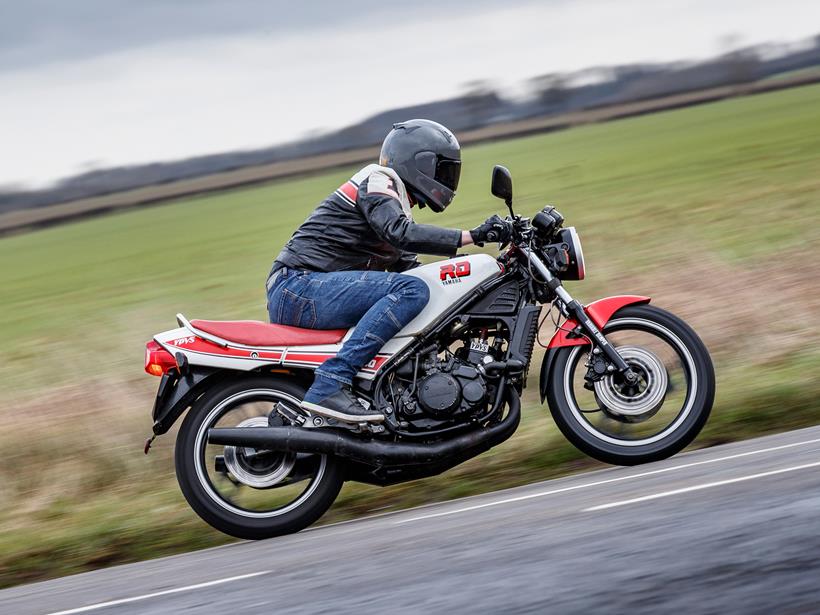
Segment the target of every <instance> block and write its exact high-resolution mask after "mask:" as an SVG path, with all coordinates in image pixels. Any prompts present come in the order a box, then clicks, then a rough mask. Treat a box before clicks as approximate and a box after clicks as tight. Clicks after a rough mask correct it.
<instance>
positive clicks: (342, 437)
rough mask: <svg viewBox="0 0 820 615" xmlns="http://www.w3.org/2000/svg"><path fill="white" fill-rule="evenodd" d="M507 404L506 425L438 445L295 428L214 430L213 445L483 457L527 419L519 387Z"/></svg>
mask: <svg viewBox="0 0 820 615" xmlns="http://www.w3.org/2000/svg"><path fill="white" fill-rule="evenodd" d="M507 405H508V406H509V411H508V412H507V416H505V417H504V419H503V420H502V421H501V422H500V423H498V424H496V425H492V426H490V427H485V428H476V429H475V430H473V431H470V432H467V433H465V434H462V435H460V436H455V437H453V438H452V439H449V440H444V441H442V442H435V443H432V444H418V443H413V442H385V441H382V440H374V439H370V440H365V439H362V438H361V437H360V436H356V435H354V434H352V433H350V432H348V431H341V430H333V429H329V428H324V427H323V428H318V429H311V428H304V427H292V426H286V427H225V428H215V429H209V430H208V442H209V443H210V444H223V445H230V446H245V447H249V448H255V449H265V450H272V451H281V452H286V453H316V454H323V455H336V456H337V457H344V458H347V459H352V460H355V461H359V462H361V463H365V464H368V465H373V466H393V465H400V464H430V463H439V462H441V461H442V460H443V459H446V458H448V457H452V456H456V455H458V456H463V455H464V454H465V453H468V452H469V453H472V454H471V455H469V456H472V455H477V454H479V453H480V452H483V451H486V450H489V449H490V448H492V447H493V446H496V445H498V444H501V443H502V442H504V441H505V440H506V439H507V438H509V437H510V436H511V435H512V434H513V433H514V432H515V430H516V429H517V428H518V423H519V421H520V420H521V401H520V399H519V398H518V394H517V393H516V391H515V390H513V389H509V390H508V393H507Z"/></svg>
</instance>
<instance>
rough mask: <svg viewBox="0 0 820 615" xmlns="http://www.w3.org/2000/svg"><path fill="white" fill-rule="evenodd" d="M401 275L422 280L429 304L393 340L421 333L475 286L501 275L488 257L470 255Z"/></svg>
mask: <svg viewBox="0 0 820 615" xmlns="http://www.w3.org/2000/svg"><path fill="white" fill-rule="evenodd" d="M403 275H412V276H415V277H417V278H421V279H422V280H424V281H425V283H426V284H427V287H428V288H429V289H430V301H429V302H428V303H427V307H425V308H424V309H423V310H422V311H421V313H420V314H419V315H418V316H416V317H415V318H414V319H413V320H411V321H410V322H409V323H407V326H405V327H404V328H403V329H402V330H401V331H399V332H398V333H397V334H396V337H407V336H412V335H416V334H418V333H419V332H421V331H423V330H424V329H425V328H426V327H427V326H429V325H430V324H431V323H433V322H434V321H435V320H436V319H438V317H439V316H441V314H442V313H444V312H446V311H447V309H448V308H449V307H450V306H452V305H453V304H454V303H457V302H458V301H459V300H460V299H461V298H462V297H463V296H464V295H466V294H467V293H469V292H470V291H472V290H473V289H474V288H475V287H476V286H478V285H479V284H481V283H482V282H485V281H487V280H489V279H490V278H494V277H496V276H499V275H501V266H500V265H499V264H498V261H496V260H495V259H494V258H493V257H492V256H490V255H488V254H472V255H469V256H458V257H456V258H450V259H447V260H445V261H438V262H435V263H430V264H429V265H423V266H421V267H416V268H415V269H412V270H410V271H408V272H406V273H404V274H403ZM394 339H395V338H394Z"/></svg>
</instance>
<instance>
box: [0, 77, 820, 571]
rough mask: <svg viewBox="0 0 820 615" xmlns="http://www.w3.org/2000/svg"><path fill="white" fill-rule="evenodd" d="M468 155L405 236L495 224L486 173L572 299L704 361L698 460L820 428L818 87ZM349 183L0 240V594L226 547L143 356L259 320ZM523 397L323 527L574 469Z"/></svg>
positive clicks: (292, 188)
mask: <svg viewBox="0 0 820 615" xmlns="http://www.w3.org/2000/svg"><path fill="white" fill-rule="evenodd" d="M464 160H465V162H464V173H463V176H462V184H461V186H462V189H461V191H460V192H459V195H458V197H457V198H456V201H455V202H454V204H453V205H452V206H451V207H450V209H448V210H447V212H446V213H445V214H442V215H440V216H434V215H433V214H431V213H429V212H428V211H427V210H425V211H422V212H420V213H419V214H417V220H419V221H423V222H434V223H437V224H441V225H447V226H454V227H462V228H464V227H467V228H470V227H472V226H475V225H476V224H477V223H479V222H480V221H482V220H484V218H486V217H487V216H488V215H490V214H492V213H494V212H499V213H503V211H502V209H503V204H501V203H500V202H499V201H498V200H496V199H494V198H492V197H491V196H490V194H489V177H490V170H491V168H492V165H493V164H495V163H501V164H505V165H506V166H508V167H509V168H510V170H511V171H512V173H513V177H514V182H515V191H516V195H517V198H516V207H517V209H518V210H519V211H520V212H522V213H532V212H534V211H535V210H536V209H537V208H539V207H541V206H542V205H544V204H546V203H551V204H555V205H556V206H558V207H559V209H560V210H561V211H562V212H563V213H564V215H565V216H566V218H567V220H568V224H574V225H575V226H577V227H578V229H579V231H580V234H581V237H582V239H583V241H584V249H585V253H586V259H587V275H588V280H586V281H585V282H582V283H575V284H572V285H571V286H570V290H571V292H573V293H574V294H576V295H577V296H578V297H579V298H581V299H586V300H592V299H594V298H596V297H598V296H602V295H606V294H620V293H637V294H649V295H651V296H653V297H654V301H655V303H656V304H657V305H660V306H662V307H665V308H667V309H670V310H672V311H674V312H676V313H678V314H680V315H681V316H683V317H684V318H686V319H687V320H688V321H689V322H690V323H691V324H692V325H693V326H694V327H695V328H696V330H698V331H699V332H700V333H701V335H702V337H703V338H704V340H705V342H706V343H707V345H708V346H709V348H710V350H711V351H712V353H713V356H714V359H715V365H716V369H717V374H718V387H719V388H718V397H717V401H716V406H715V412H714V415H713V418H712V420H711V421H710V423H709V425H708V426H707V429H706V431H705V433H704V434H703V435H702V436H701V438H700V439H699V440H698V442H697V444H698V445H707V444H711V443H715V442H721V441H725V440H730V439H736V438H742V437H748V436H750V435H753V434H759V433H763V432H767V431H774V430H784V429H788V428H792V427H796V426H802V425H809V424H814V423H816V422H818V417H820V401H818V399H820V378H818V373H820V346H819V345H818V342H820V327H818V326H817V324H816V323H817V322H818V320H819V319H820V292H819V291H818V280H820V258H818V257H820V86H811V87H804V88H799V89H792V90H785V91H781V92H776V93H772V94H765V95H758V96H752V97H748V98H739V99H733V100H727V101H723V102H719V103H714V104H710V105H704V106H699V107H693V108H689V109H684V110H679V111H671V112H664V113H657V114H653V115H648V116H644V117H640V118H635V119H629V120H621V121H617V122H611V123H605V124H597V125H589V126H583V127H579V128H574V129H572V130H568V131H565V132H556V133H552V134H547V135H542V136H535V137H528V138H523V139H515V140H509V141H503V142H498V143H493V144H486V145H480V146H473V147H469V148H467V150H466V151H465V154H464ZM353 170H354V169H343V170H339V171H337V172H332V173H328V174H323V175H317V176H314V177H309V178H303V179H297V180H289V181H280V182H276V183H272V184H269V185H265V186H261V187H253V188H248V189H243V190H237V191H232V192H226V193H221V194H214V195H212V196H206V197H201V198H196V199H190V200H185V201H180V202H174V203H171V204H167V205H164V206H156V207H146V208H143V209H140V210H135V211H131V212H127V213H118V214H112V215H108V216H104V217H100V218H96V219H93V220H89V221H84V222H80V223H76V224H69V225H65V226H61V227H57V228H53V229H48V230H42V231H38V232H35V233H31V234H27V235H20V236H15V237H10V238H6V239H2V240H0V264H2V267H0V289H2V290H0V293H1V294H0V296H1V297H2V300H0V315H1V316H2V317H1V318H0V339H2V340H3V343H2V344H1V345H0V409H1V411H2V413H3V418H4V430H3V433H2V435H0V450H2V451H3V452H4V463H3V465H2V468H0V501H2V503H3V506H2V510H1V511H0V528H2V530H1V531H0V586H2V585H9V584H13V583H19V582H24V581H28V580H33V579H39V578H45V577H48V576H54V575H58V574H64V573H68V572H76V571H79V570H85V569H90V568H94V567H99V566H103V565H107V564H110V563H116V562H124V561H132V560H135V559H142V558H147V557H154V556H158V555H163V554H168V553H173V552H178V551H181V550H186V549H190V548H195V547H200V546H207V545H214V544H218V543H221V542H225V541H226V540H227V539H226V538H225V537H224V536H221V535H220V534H218V533H216V532H215V531H213V530H211V529H210V528H208V527H207V526H206V525H205V524H203V523H202V522H200V521H199V520H198V518H197V517H195V515H194V514H193V513H192V512H190V511H189V509H188V508H187V505H186V504H185V502H184V500H183V498H182V496H181V495H180V494H179V492H178V490H177V488H176V484H175V482H174V478H173V468H172V463H171V452H172V448H173V436H172V435H169V436H166V437H164V438H161V439H160V440H158V442H157V444H156V446H155V450H154V451H153V452H152V454H151V455H150V456H148V457H144V456H143V455H142V441H143V440H144V438H145V437H146V436H147V435H148V434H149V432H150V417H149V411H150V407H151V404H152V401H153V400H152V398H153V394H154V388H155V386H156V384H157V379H155V378H151V377H150V376H147V375H145V374H144V373H143V372H142V359H143V348H144V342H145V341H146V340H147V339H149V338H150V337H151V335H152V334H153V333H155V332H158V331H161V330H165V329H169V328H172V327H174V326H175V321H174V314H175V313H176V312H183V313H184V314H186V315H187V316H189V317H198V318H214V319H233V318H253V319H260V320H261V319H264V318H265V308H264V303H265V297H264V292H263V283H264V279H265V275H266V273H267V270H268V268H269V267H270V263H271V261H272V259H273V257H274V256H275V255H276V253H277V252H278V250H279V248H280V247H281V246H282V244H283V243H284V242H285V241H286V239H287V237H288V236H289V234H290V233H291V232H292V230H293V229H294V228H295V227H296V226H297V225H298V224H299V223H300V222H301V221H302V220H303V219H304V218H305V216H306V215H307V214H308V212H309V211H310V210H311V208H312V207H313V206H314V205H315V204H316V203H317V202H319V201H320V200H321V199H322V198H324V197H325V196H326V195H327V194H328V193H329V192H331V191H332V190H334V189H335V188H336V187H337V186H338V185H339V184H340V183H341V182H342V181H344V180H345V179H347V178H348V177H349V176H350V174H351V172H352V171H353ZM547 333H548V332H545V334H547ZM537 361H538V358H536V360H535V361H534V363H535V364H536V365H537ZM532 382H533V380H532V379H531V388H530V390H529V391H528V392H527V395H526V396H525V408H524V409H525V422H524V428H523V429H521V430H520V431H519V433H518V434H516V435H515V436H514V437H513V438H512V439H511V440H510V441H508V442H507V443H505V444H503V445H502V446H500V447H498V448H497V449H495V450H494V451H492V452H490V453H488V454H485V455H483V456H482V457H480V458H478V459H475V460H472V461H471V462H469V463H468V464H466V465H464V466H462V467H461V468H458V469H457V470H454V471H452V472H450V473H448V474H445V475H443V476H440V477H436V478H433V479H427V480H424V481H419V482H416V483H413V484H409V485H401V486H398V487H393V488H390V489H375V488H366V487H361V486H355V485H349V486H347V487H345V489H344V490H343V492H342V497H341V499H340V501H339V502H338V503H337V505H336V506H335V507H334V508H333V509H331V511H330V513H329V514H328V516H327V517H326V519H331V520H338V519H341V518H347V517H350V516H354V515H357V514H362V513H366V512H368V511H374V510H385V509H390V508H395V507H400V506H406V505H410V504H418V503H423V502H428V501H434V500H438V499H441V498H449V497H456V496H460V495H466V494H471V493H477V492H480V491H485V490H489V489H493V488H497V487H499V486H509V485H513V484H520V483H524V482H530V481H533V480H537V479H541V478H545V477H548V476H554V475H556V474H559V473H563V472H568V471H577V470H579V469H582V468H585V467H591V466H592V465H593V464H592V463H591V462H588V461H587V460H585V459H583V458H582V456H581V455H580V454H578V453H576V452H575V451H574V450H573V449H572V448H571V447H570V446H569V445H568V444H566V443H565V442H564V441H563V440H562V439H561V437H560V435H559V434H557V431H556V430H555V428H554V427H553V426H552V423H551V420H550V419H549V416H548V411H546V409H543V408H540V407H539V403H538V400H537V396H536V392H535V387H533V386H532ZM545 505H548V503H545Z"/></svg>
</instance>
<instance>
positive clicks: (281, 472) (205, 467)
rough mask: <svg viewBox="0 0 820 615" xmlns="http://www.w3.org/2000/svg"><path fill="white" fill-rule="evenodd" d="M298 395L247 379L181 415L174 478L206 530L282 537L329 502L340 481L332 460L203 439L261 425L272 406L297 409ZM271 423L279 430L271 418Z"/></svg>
mask: <svg viewBox="0 0 820 615" xmlns="http://www.w3.org/2000/svg"><path fill="white" fill-rule="evenodd" d="M304 393H305V390H304V388H303V387H301V386H299V385H298V384H296V383H295V382H291V381H288V380H284V379H280V378H272V377H266V376H254V377H249V378H244V379H241V380H238V381H233V382H222V383H218V384H216V385H215V386H214V387H213V388H212V389H211V390H209V391H207V392H206V393H205V394H204V395H203V396H202V397H201V398H200V399H199V400H197V402H196V403H195V404H194V406H193V407H192V408H191V410H190V411H189V412H188V415H187V416H186V417H185V420H184V421H183V423H182V426H181V427H180V430H179V434H178V436H177V443H176V450H175V461H176V472H177V480H178V482H179V486H180V488H181V489H182V493H183V495H184V496H185V499H186V500H188V503H189V504H190V505H191V508H193V509H194V511H196V513H197V514H198V515H199V516H200V517H202V519H204V520H205V521H206V522H207V523H209V524H210V525H211V526H213V527H215V528H216V529H218V530H220V531H222V532H225V533H226V534H230V535H232V536H236V537H238V538H248V539H259V538H269V537H272V536H278V535H280V534H289V533H291V532H298V531H299V530H301V529H303V528H305V527H307V526H308V525H310V524H311V523H313V522H314V521H316V520H317V519H318V518H319V517H321V516H322V515H323V514H324V513H325V511H326V510H327V509H328V508H329V507H330V505H331V504H332V503H333V501H334V500H335V499H336V496H337V495H338V494H339V490H340V489H341V487H342V483H343V481H344V476H343V467H342V464H341V462H340V461H339V460H338V459H337V458H336V457H333V456H330V455H312V454H302V453H279V452H275V451H267V450H256V449H253V448H249V447H235V446H217V445H215V444H209V443H208V440H207V434H208V430H209V429H211V428H212V427H265V426H267V425H268V421H269V416H270V415H271V412H272V411H273V410H274V407H275V406H276V405H277V404H279V403H282V404H285V405H286V406H288V407H290V408H291V409H293V410H296V409H297V408H298V406H299V401H300V400H301V399H302V397H303V396H304ZM272 421H273V422H274V424H276V422H277V421H278V422H279V423H280V424H282V419H281V418H280V417H279V416H278V414H276V413H275V412H274V413H273V419H272Z"/></svg>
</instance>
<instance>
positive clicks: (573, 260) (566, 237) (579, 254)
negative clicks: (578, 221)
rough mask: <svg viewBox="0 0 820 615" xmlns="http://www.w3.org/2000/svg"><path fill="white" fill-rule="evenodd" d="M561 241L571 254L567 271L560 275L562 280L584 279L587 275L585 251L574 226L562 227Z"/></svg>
mask: <svg viewBox="0 0 820 615" xmlns="http://www.w3.org/2000/svg"><path fill="white" fill-rule="evenodd" d="M559 239H560V241H561V243H563V244H564V245H566V250H567V253H568V255H569V266H568V267H567V270H566V271H562V272H561V274H560V275H559V277H560V278H561V279H562V280H583V279H584V276H585V275H586V269H585V265H584V251H583V249H582V248H581V238H580V237H578V231H576V230H575V227H574V226H568V227H567V228H564V229H561V231H560V233H559Z"/></svg>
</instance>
